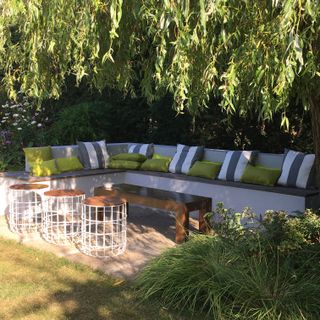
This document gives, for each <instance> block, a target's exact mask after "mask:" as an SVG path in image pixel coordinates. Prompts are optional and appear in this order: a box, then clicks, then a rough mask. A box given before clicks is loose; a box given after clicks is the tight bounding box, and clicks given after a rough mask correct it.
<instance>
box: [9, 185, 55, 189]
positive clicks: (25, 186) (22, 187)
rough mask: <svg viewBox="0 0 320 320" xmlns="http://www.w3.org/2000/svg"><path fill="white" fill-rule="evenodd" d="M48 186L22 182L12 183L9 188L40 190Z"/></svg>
mask: <svg viewBox="0 0 320 320" xmlns="http://www.w3.org/2000/svg"><path fill="white" fill-rule="evenodd" d="M48 187H49V186H48V185H46V184H41V183H32V184H27V183H22V184H14V185H12V186H10V187H9V188H10V189H11V190H41V189H45V188H48Z"/></svg>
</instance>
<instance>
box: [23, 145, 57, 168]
mask: <svg viewBox="0 0 320 320" xmlns="http://www.w3.org/2000/svg"><path fill="white" fill-rule="evenodd" d="M23 151H24V154H25V156H26V158H27V160H28V162H29V164H30V165H31V164H36V163H41V162H42V161H47V160H52V159H53V156H52V149H51V147H36V148H24V149H23Z"/></svg>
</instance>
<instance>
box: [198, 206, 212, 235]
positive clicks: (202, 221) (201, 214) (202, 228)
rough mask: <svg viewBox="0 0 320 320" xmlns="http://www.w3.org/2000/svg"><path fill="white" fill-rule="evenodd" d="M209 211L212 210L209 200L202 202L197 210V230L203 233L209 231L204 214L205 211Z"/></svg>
mask: <svg viewBox="0 0 320 320" xmlns="http://www.w3.org/2000/svg"><path fill="white" fill-rule="evenodd" d="M211 211H212V204H211V200H210V201H206V202H205V203H203V205H202V206H201V209H200V210H199V231H200V232H202V233H204V234H207V233H209V231H210V225H209V223H208V222H207V221H206V218H205V215H206V213H208V212H211Z"/></svg>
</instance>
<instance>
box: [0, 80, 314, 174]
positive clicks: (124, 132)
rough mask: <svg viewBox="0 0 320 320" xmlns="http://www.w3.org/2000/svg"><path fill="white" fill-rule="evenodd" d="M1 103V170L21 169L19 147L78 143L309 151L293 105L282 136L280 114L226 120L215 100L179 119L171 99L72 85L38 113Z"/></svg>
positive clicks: (306, 129) (305, 124) (307, 134)
mask: <svg viewBox="0 0 320 320" xmlns="http://www.w3.org/2000/svg"><path fill="white" fill-rule="evenodd" d="M1 100H2V102H1V101H0V102H1V104H2V105H3V106H2V108H0V116H1V119H4V118H5V121H4V120H2V121H3V122H2V123H1V129H0V131H1V133H2V134H1V137H3V135H4V134H7V135H9V136H10V139H9V140H10V143H9V144H8V143H7V142H8V141H6V139H4V138H1V139H0V170H7V169H15V168H22V167H23V152H22V148H23V147H26V146H41V145H64V144H75V143H76V142H77V140H87V141H90V140H96V139H106V141H107V142H125V141H130V142H154V143H158V144H169V145H174V144H176V143H184V144H189V145H205V146H206V147H211V148H222V149H255V150H260V151H262V152H276V153H282V152H283V150H284V148H293V149H298V150H302V151H310V152H311V151H312V135H311V128H310V126H311V125H310V115H309V113H305V112H304V111H302V110H303V108H301V107H300V106H299V105H296V106H295V105H294V103H293V104H292V107H291V110H293V111H292V112H291V113H290V123H291V128H290V130H289V131H285V130H284V129H280V122H281V114H278V115H276V116H275V117H274V120H273V121H271V122H270V121H269V122H264V123H261V122H258V121H257V120H256V119H257V115H256V114H254V113H253V114H250V115H246V116H245V117H244V116H243V117H242V116H240V115H239V114H232V115H230V114H227V113H226V112H225V111H224V110H222V109H221V108H220V107H219V106H218V104H219V101H217V100H215V99H211V100H210V103H209V104H208V107H207V108H206V109H204V110H203V111H202V112H201V113H198V114H197V115H196V116H194V115H193V116H191V115H190V113H188V111H186V112H185V113H183V114H181V113H180V114H177V113H176V111H174V110H173V108H172V104H173V98H172V96H170V95H167V96H165V97H164V98H162V99H161V100H160V101H158V102H155V103H153V104H151V105H149V104H148V103H147V101H146V99H145V98H138V97H137V98H132V97H131V96H123V95H122V94H121V93H120V92H118V91H115V90H112V89H106V90H104V91H102V92H101V93H100V92H98V91H95V90H92V89H89V88H88V87H87V86H86V85H85V84H82V85H80V87H79V88H76V87H74V84H73V83H72V81H71V80H70V83H69V86H68V87H66V88H65V92H64V94H63V95H62V97H61V98H60V99H59V100H57V101H56V100H46V101H44V102H43V103H42V106H41V108H38V109H37V106H35V105H34V104H32V102H29V101H28V102H27V105H26V106H25V105H23V104H25V103H26V101H27V100H26V99H25V98H23V97H21V98H20V100H21V101H20V102H19V103H15V102H12V103H8V104H6V98H5V95H3V98H2V99H1ZM12 106H16V107H13V108H11V107H12ZM19 106H20V107H19ZM19 108H20V109H21V110H25V111H24V112H22V111H21V110H20V109H19ZM6 114H7V115H8V114H9V116H7V117H6V116H5V115H6ZM16 114H18V117H14V115H16ZM6 118H7V119H6ZM14 124H15V125H14ZM18 128H19V129H20V130H17V129H18Z"/></svg>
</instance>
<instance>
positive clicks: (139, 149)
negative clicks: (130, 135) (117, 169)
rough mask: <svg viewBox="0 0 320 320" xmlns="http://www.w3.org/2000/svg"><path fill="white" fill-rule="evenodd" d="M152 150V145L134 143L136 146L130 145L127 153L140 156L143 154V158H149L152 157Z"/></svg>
mask: <svg viewBox="0 0 320 320" xmlns="http://www.w3.org/2000/svg"><path fill="white" fill-rule="evenodd" d="M153 150H154V146H153V143H149V144H147V143H146V144H142V143H136V144H132V145H131V146H130V147H129V150H128V152H129V153H140V154H143V155H144V156H146V157H147V158H151V157H152V155H153Z"/></svg>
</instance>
